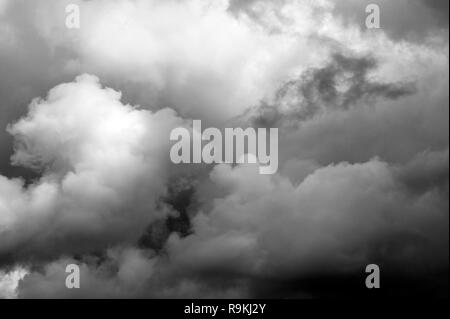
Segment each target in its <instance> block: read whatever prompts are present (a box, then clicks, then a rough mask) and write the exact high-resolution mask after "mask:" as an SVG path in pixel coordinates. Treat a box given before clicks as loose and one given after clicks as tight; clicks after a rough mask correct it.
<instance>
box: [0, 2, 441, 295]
mask: <svg viewBox="0 0 450 319" xmlns="http://www.w3.org/2000/svg"><path fill="white" fill-rule="evenodd" d="M68 3H75V4H77V5H79V6H80V12H81V28H80V29H67V28H66V27H65V24H64V17H65V5H67V4H68ZM379 4H380V9H381V23H382V27H383V28H382V29H380V30H367V29H365V28H364V20H365V16H366V15H365V10H364V9H365V5H366V1H353V0H346V1H331V0H330V1H329V0H321V1H292V0H280V1H258V0H255V1H240V0H230V1H226V0H223V1H222V0H221V1H204V0H196V1H175V0H173V1H172V0H170V1H164V2H161V1H144V0H136V1H134V0H133V1H130V0H116V1H106V0H95V1H68V0H67V1H36V2H34V3H33V4H32V5H30V4H29V3H28V2H26V1H23V0H18V1H8V0H0V17H1V20H0V74H1V75H0V96H1V97H2V98H1V101H0V111H1V116H0V126H1V127H3V128H5V129H6V130H7V132H8V133H9V134H6V133H5V134H0V150H1V151H0V297H8V298H10V297H17V296H18V297H25V298H34V297H48V298H54V297H64V298H77V297H93V298H104V297H111V298H119V297H154V298H155V297H156V298H165V297H177V298H178V297H189V298H199V297H311V296H312V297H317V296H324V295H325V296H336V286H338V287H342V286H343V285H344V286H345V287H348V289H350V292H349V295H355V294H358V293H359V290H358V289H357V288H356V289H355V286H354V285H353V283H355V282H356V287H359V286H360V283H361V282H360V281H361V278H360V277H361V276H362V274H363V271H364V268H365V265H367V264H369V263H376V264H378V265H380V267H381V268H382V271H383V274H384V275H383V276H386V277H383V278H384V280H387V281H386V282H388V283H389V284H390V285H389V287H391V288H390V290H388V293H389V294H390V295H402V294H404V295H408V294H413V292H414V293H415V292H418V291H420V293H424V294H427V295H430V296H434V295H440V296H442V295H444V296H445V295H447V296H448V284H447V286H446V287H444V286H445V284H442V283H440V281H439V278H441V277H442V276H444V277H445V276H447V278H448V145H449V139H448V127H449V122H448V103H449V99H448V83H449V77H448V14H446V13H442V10H441V8H442V7H445V6H447V8H448V2H444V1H421V0H411V1H403V0H399V1H395V2H392V1H389V2H387V1H379ZM6 74H7V75H8V76H4V75H6ZM79 74H81V75H79ZM89 74H93V75H89ZM74 78H75V80H73V79H74ZM103 85H105V86H106V87H105V86H103ZM47 92H48V93H47ZM37 96H43V97H42V98H36V97H37ZM30 100H32V102H31V103H29V101H30ZM130 104H132V105H130ZM133 105H136V106H133ZM27 106H28V108H27ZM192 119H201V120H202V121H203V123H204V125H213V126H218V127H222V126H226V127H234V126H254V127H278V128H279V147H278V148H279V152H280V154H279V170H278V173H277V174H275V175H273V176H263V175H259V174H258V169H257V167H256V166H255V165H237V166H232V165H225V164H223V165H216V166H208V165H181V166H174V165H172V164H171V163H170V159H169V147H170V141H169V132H170V130H171V129H172V128H174V127H178V126H186V127H188V126H189V125H188V123H189V122H191V120H192ZM69 263H75V264H78V265H80V269H81V282H82V284H81V288H80V289H67V288H66V287H65V286H64V282H65V276H66V273H65V267H66V265H67V264H69ZM355 278H356V281H354V280H355ZM396 280H400V282H401V283H406V285H405V286H404V287H397V286H395V285H396V283H395V282H394V281H396ZM336 282H338V283H339V284H338V285H336ZM415 285H416V286H417V287H416V286H415ZM413 286H414V287H415V289H416V290H414V289H411V287H413ZM445 288H447V291H446V289H445ZM344 290H345V289H344ZM337 293H339V294H340V295H345V291H344V292H337Z"/></svg>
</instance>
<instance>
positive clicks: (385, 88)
mask: <svg viewBox="0 0 450 319" xmlns="http://www.w3.org/2000/svg"><path fill="white" fill-rule="evenodd" d="M376 67H377V65H376V60H375V59H373V58H371V57H362V58H358V57H348V56H345V55H343V54H335V55H333V56H332V60H331V61H330V62H329V63H328V64H327V65H326V66H324V67H322V68H318V69H317V68H313V69H310V70H307V71H306V72H304V73H303V74H302V75H301V76H300V78H299V79H297V80H291V81H289V82H288V83H286V84H284V85H283V86H282V87H281V89H279V90H278V91H277V92H276V95H275V99H274V101H273V102H272V103H273V104H266V105H263V106H262V107H259V108H257V109H256V111H254V112H255V113H256V115H254V114H252V115H251V117H252V118H251V119H250V121H253V122H254V125H255V126H257V127H259V126H262V127H274V126H280V122H281V123H283V124H284V125H286V123H291V124H292V125H298V124H299V123H300V122H302V121H305V120H307V119H310V118H312V117H314V116H315V115H316V114H317V113H319V112H321V111H323V110H334V109H335V110H339V109H341V110H346V109H348V108H349V107H352V106H355V105H358V104H360V105H361V104H363V105H364V104H373V102H374V101H376V99H379V98H385V99H397V98H400V97H402V96H406V95H410V94H412V93H414V91H415V87H414V84H413V83H379V82H376V81H373V80H370V78H369V75H370V72H371V71H373V70H374V69H376Z"/></svg>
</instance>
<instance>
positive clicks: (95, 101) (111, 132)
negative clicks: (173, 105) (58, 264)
mask: <svg viewBox="0 0 450 319" xmlns="http://www.w3.org/2000/svg"><path fill="white" fill-rule="evenodd" d="M181 124H182V123H181V120H180V119H178V118H177V117H176V116H175V113H174V112H173V111H171V110H167V109H165V110H161V111H158V112H156V113H151V112H150V111H147V110H142V109H138V108H136V107H133V106H130V105H124V104H122V103H121V102H120V93H119V92H116V91H114V90H112V89H109V88H102V87H101V85H100V83H99V81H98V79H97V78H96V77H94V76H90V75H82V76H79V77H77V78H76V80H75V82H72V83H66V84H61V85H59V86H57V87H55V88H53V89H52V90H50V92H49V94H48V96H47V97H46V98H45V99H40V98H38V99H35V100H33V102H32V103H31V104H30V108H29V113H28V115H27V117H24V118H22V119H21V120H19V121H18V122H16V123H15V124H13V125H11V126H9V127H8V131H9V132H10V133H11V134H12V135H13V136H14V137H15V141H16V147H15V153H14V155H13V156H12V161H13V163H14V164H16V165H23V166H26V167H30V168H33V169H35V170H39V171H41V172H42V176H41V177H40V178H39V179H38V180H36V181H34V182H32V183H31V184H28V185H25V184H24V181H23V180H21V179H8V178H6V177H4V176H0V189H1V192H0V194H1V195H0V212H1V213H0V230H1V232H0V237H1V244H0V255H1V256H2V257H10V256H9V255H10V254H12V255H14V256H16V255H17V256H27V257H30V256H33V255H49V256H51V255H53V254H58V252H61V251H62V252H66V253H67V252H68V250H69V251H71V252H73V253H76V252H79V251H80V250H81V251H84V250H86V249H88V250H95V249H99V248H100V249H101V248H103V247H106V246H108V245H113V244H114V243H116V242H123V241H127V240H132V239H133V238H134V239H136V238H137V237H139V236H140V233H141V232H142V231H143V230H144V227H145V226H146V225H147V224H149V223H150V222H152V221H154V220H155V219H157V218H159V217H162V216H165V215H166V214H168V213H170V210H168V209H167V210H164V209H157V207H156V206H157V205H156V204H157V200H158V198H159V196H161V195H163V194H164V193H165V187H166V186H165V181H166V178H167V176H168V172H167V168H168V163H167V159H166V153H167V152H168V148H169V141H168V139H167V138H166V137H167V136H168V134H169V131H170V129H171V128H172V127H176V126H179V125H181ZM11 258H12V257H11Z"/></svg>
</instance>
